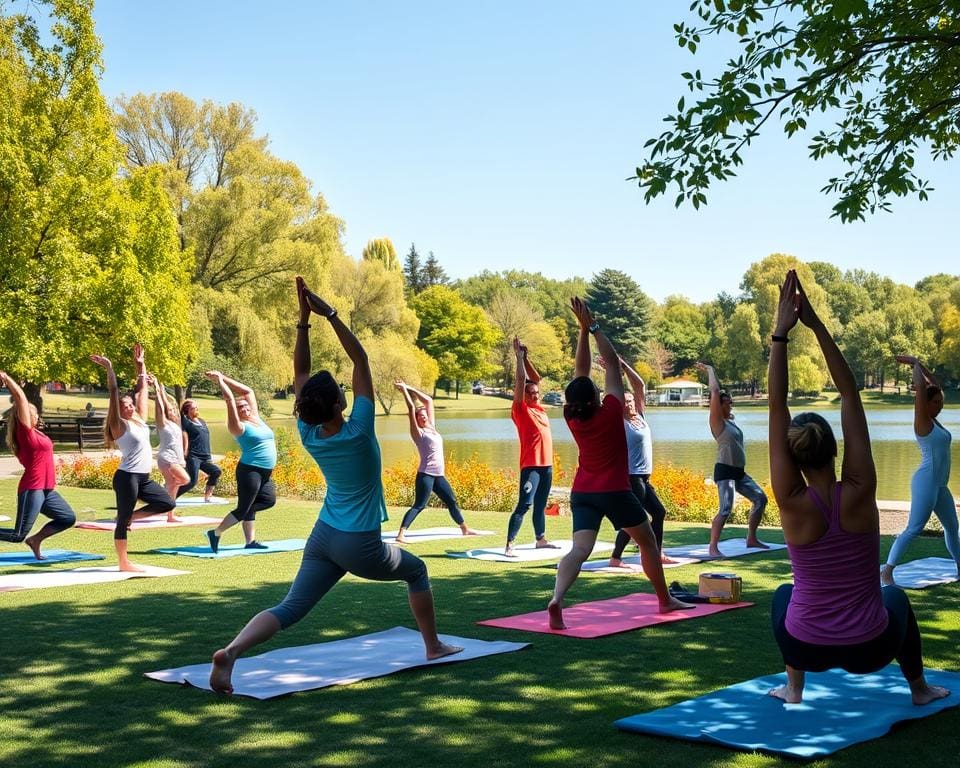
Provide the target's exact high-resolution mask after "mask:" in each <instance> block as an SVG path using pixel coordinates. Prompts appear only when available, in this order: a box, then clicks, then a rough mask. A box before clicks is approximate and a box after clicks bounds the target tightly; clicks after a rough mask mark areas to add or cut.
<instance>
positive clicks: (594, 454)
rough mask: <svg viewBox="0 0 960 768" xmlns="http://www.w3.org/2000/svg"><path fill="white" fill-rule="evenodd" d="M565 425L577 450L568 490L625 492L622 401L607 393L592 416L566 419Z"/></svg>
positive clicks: (624, 441) (625, 474)
mask: <svg viewBox="0 0 960 768" xmlns="http://www.w3.org/2000/svg"><path fill="white" fill-rule="evenodd" d="M567 426H568V427H570V432H572V433H573V439H574V440H576V441H577V447H578V448H579V449H580V458H579V462H578V465H577V474H576V476H575V477H574V478H573V487H572V488H571V490H573V491H577V492H581V493H602V492H606V491H629V490H630V476H629V474H628V473H627V436H626V433H625V432H624V427H623V403H621V402H620V400H619V399H618V398H617V397H616V396H615V395H607V396H606V397H605V398H603V404H602V405H601V407H600V408H598V409H597V410H596V411H595V412H594V414H593V416H591V417H590V418H589V419H587V420H586V421H581V420H580V419H567Z"/></svg>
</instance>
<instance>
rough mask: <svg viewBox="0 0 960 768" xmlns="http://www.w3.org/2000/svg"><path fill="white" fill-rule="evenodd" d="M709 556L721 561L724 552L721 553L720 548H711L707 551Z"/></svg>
mask: <svg viewBox="0 0 960 768" xmlns="http://www.w3.org/2000/svg"><path fill="white" fill-rule="evenodd" d="M707 556H708V557H712V558H714V559H717V560H719V559H720V558H721V557H723V552H721V551H720V548H719V547H710V548H708V549H707Z"/></svg>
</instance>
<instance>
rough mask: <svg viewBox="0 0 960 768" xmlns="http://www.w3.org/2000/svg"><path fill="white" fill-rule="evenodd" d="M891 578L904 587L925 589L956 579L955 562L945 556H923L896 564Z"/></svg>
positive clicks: (949, 582)
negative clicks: (919, 558)
mask: <svg viewBox="0 0 960 768" xmlns="http://www.w3.org/2000/svg"><path fill="white" fill-rule="evenodd" d="M893 580H894V581H895V582H896V584H897V586H899V587H903V588H904V589H925V588H926V587H933V586H936V585H937V584H951V583H952V582H954V581H957V564H956V563H955V562H953V560H950V559H948V558H946V557H924V558H923V559H921V560H911V561H910V562H909V563H903V564H901V565H898V566H897V567H896V568H895V569H894V571H893Z"/></svg>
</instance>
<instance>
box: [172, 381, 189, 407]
mask: <svg viewBox="0 0 960 768" xmlns="http://www.w3.org/2000/svg"><path fill="white" fill-rule="evenodd" d="M173 397H174V399H176V401H177V403H178V404H182V403H183V401H184V400H185V399H186V398H187V397H189V395H185V394H184V391H183V385H182V384H174V385H173Z"/></svg>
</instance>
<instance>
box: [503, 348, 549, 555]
mask: <svg viewBox="0 0 960 768" xmlns="http://www.w3.org/2000/svg"><path fill="white" fill-rule="evenodd" d="M513 349H514V352H516V355H517V375H516V379H515V380H514V384H513V407H512V408H511V409H510V417H511V418H512V419H513V423H514V424H515V425H516V427H517V435H518V436H519V438H520V498H519V499H518V501H517V506H516V509H514V510H513V514H512V515H510V523H509V524H508V526H507V546H506V549H505V550H504V554H505V555H506V556H507V557H516V555H515V553H514V551H513V542H514V540H515V539H516V538H517V534H518V533H520V526H521V525H522V524H523V516H524V515H525V514H527V511H528V510H529V509H530V507H531V505H532V506H533V532H534V533H535V534H536V536H537V547H538V548H548V549H557V546H556V545H555V544H551V543H550V542H549V541H547V537H546V535H545V531H546V527H547V524H546V518H545V517H544V510H545V509H546V507H547V497H548V496H549V495H550V487H551V486H552V485H553V435H552V434H551V433H550V418H549V417H548V416H547V412H546V411H545V410H543V406H542V405H540V374H539V373H538V372H537V369H536V368H535V367H534V365H533V363H531V362H530V358H529V357H528V356H527V348H526V347H525V346H524V345H523V344H521V343H520V339H518V338H517V337H516V336H514V337H513Z"/></svg>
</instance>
